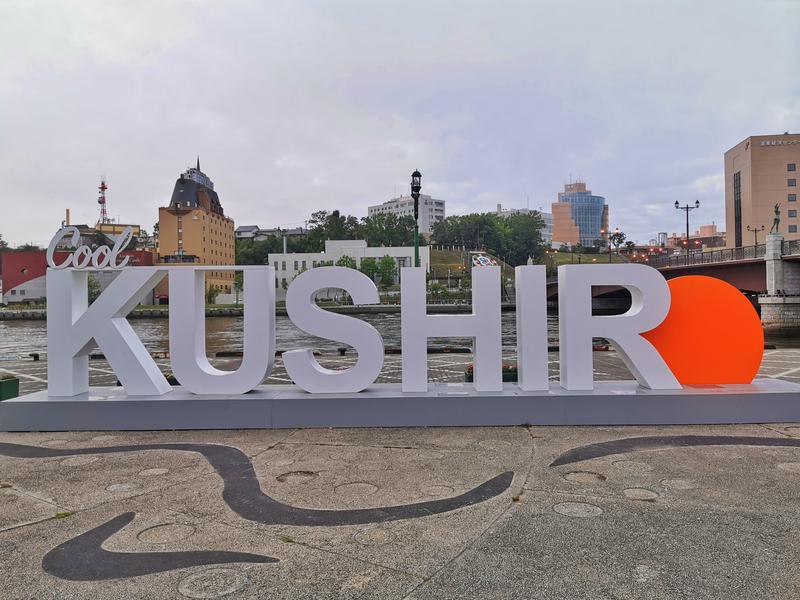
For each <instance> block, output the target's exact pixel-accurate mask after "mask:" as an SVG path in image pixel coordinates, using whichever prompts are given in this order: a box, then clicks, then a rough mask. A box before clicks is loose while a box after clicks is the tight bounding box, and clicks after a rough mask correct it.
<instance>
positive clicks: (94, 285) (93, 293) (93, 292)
mask: <svg viewBox="0 0 800 600" xmlns="http://www.w3.org/2000/svg"><path fill="white" fill-rule="evenodd" d="M87 285H88V288H89V304H91V303H92V302H94V301H95V300H97V297H98V296H99V295H100V282H99V281H97V277H95V276H94V275H93V274H91V273H90V274H89V277H88V282H87Z"/></svg>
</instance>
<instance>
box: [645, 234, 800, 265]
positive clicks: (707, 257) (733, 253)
mask: <svg viewBox="0 0 800 600" xmlns="http://www.w3.org/2000/svg"><path fill="white" fill-rule="evenodd" d="M766 250H767V247H766V245H765V244H759V245H758V246H742V247H741V248H720V249H719V250H706V251H705V252H702V251H695V252H690V253H689V256H686V254H685V253H683V254H680V255H678V254H672V255H669V256H654V257H650V259H649V260H648V264H649V265H650V266H653V267H656V268H659V267H685V266H687V265H689V266H691V265H705V264H710V263H720V262H729V261H736V260H754V259H758V258H763V256H764V255H765V254H766ZM781 255H782V256H793V255H800V240H788V241H786V240H785V241H784V242H783V247H782V248H781Z"/></svg>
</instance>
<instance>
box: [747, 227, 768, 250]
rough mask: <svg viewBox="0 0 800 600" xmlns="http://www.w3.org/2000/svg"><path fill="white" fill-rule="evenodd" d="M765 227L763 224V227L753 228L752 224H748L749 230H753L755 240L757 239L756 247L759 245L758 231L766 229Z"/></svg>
mask: <svg viewBox="0 0 800 600" xmlns="http://www.w3.org/2000/svg"><path fill="white" fill-rule="evenodd" d="M764 229H765V227H764V226H763V225H762V226H761V229H759V228H758V227H754V228H753V229H751V228H750V225H748V226H747V231H752V232H753V236H754V237H755V240H756V243H755V245H756V247H758V232H759V231H764Z"/></svg>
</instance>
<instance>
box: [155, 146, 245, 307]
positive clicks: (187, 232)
mask: <svg viewBox="0 0 800 600" xmlns="http://www.w3.org/2000/svg"><path fill="white" fill-rule="evenodd" d="M235 248H236V242H235V239H234V223H233V219H231V218H230V217H227V216H225V213H224V211H223V209H222V205H221V204H220V202H219V197H218V196H217V193H216V192H215V191H214V183H213V182H212V181H211V179H209V178H208V177H207V176H206V175H205V173H203V172H202V171H201V170H200V161H199V160H198V162H197V167H190V168H189V169H187V170H186V172H185V173H183V174H182V175H181V176H180V177H179V178H178V180H177V181H176V182H175V189H174V191H173V192H172V199H171V200H170V203H169V206H164V207H161V208H159V209H158V256H159V260H158V262H159V263H160V264H170V265H174V264H187V265H195V266H196V265H233V264H235V261H236V250H235ZM233 281H234V272H233V271H222V270H220V271H215V270H213V269H212V270H209V271H206V287H207V288H209V287H211V286H216V288H217V289H218V290H219V293H220V294H230V293H232V292H233V291H234V289H233V287H234V286H233ZM156 297H157V299H158V300H161V301H163V300H165V299H167V298H168V297H169V290H168V286H167V285H166V284H165V283H164V282H162V284H160V285H159V287H158V288H157V290H156Z"/></svg>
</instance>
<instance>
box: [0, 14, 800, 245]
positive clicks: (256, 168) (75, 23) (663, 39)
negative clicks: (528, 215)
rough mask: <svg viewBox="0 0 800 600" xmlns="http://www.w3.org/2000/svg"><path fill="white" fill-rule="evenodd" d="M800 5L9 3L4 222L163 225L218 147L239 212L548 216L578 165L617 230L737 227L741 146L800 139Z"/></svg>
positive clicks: (12, 234)
mask: <svg viewBox="0 0 800 600" xmlns="http://www.w3.org/2000/svg"><path fill="white" fill-rule="evenodd" d="M799 21H800V4H797V3H781V2H762V3H757V4H756V3H752V2H739V1H722V0H720V1H719V2H705V3H696V2H688V1H685V2H684V1H679V2H670V3H641V2H622V1H608V2H578V1H572V0H566V1H562V2H555V1H554V2H514V1H510V0H509V1H502V2H492V3H489V2H474V1H466V0H465V1H464V2H459V3H451V2H444V1H426V2H406V3H399V4H392V3H374V2H367V1H360V2H356V1H341V2H335V3H331V2H321V1H320V2H311V1H307V2H299V1H276V2H270V3H262V2H256V1H255V0H254V1H248V0H233V1H230V2H201V1H194V2H156V1H152V2H136V3H123V2H119V3H117V2H107V1H106V2H99V1H89V0H85V1H81V2H59V3H32V2H24V1H21V0H20V1H18V2H10V3H3V4H0V28H2V29H1V30H0V132H2V137H3V144H0V178H2V181H3V187H4V194H3V198H2V200H0V203H1V205H0V233H2V234H3V236H4V238H5V239H7V240H9V241H10V242H11V243H13V244H18V243H22V242H26V241H33V242H38V243H45V242H46V241H47V240H48V239H49V237H50V236H51V235H52V233H53V231H54V230H55V229H56V228H57V227H58V225H59V223H60V221H61V219H62V218H63V212H64V209H65V208H67V207H69V208H71V209H72V212H73V215H74V218H75V220H78V221H82V222H87V223H91V222H93V221H94V220H96V217H97V204H96V196H95V188H96V185H97V183H98V181H99V177H100V176H101V175H105V176H106V177H107V178H108V182H109V186H110V189H109V194H108V196H109V210H110V211H111V214H112V216H115V217H119V218H120V219H122V220H124V221H128V222H136V223H141V224H142V225H143V226H144V227H145V228H147V229H149V228H151V227H152V224H153V223H154V222H155V221H156V219H157V208H158V206H161V205H164V204H165V203H166V202H168V200H169V197H170V194H171V191H172V186H173V183H174V181H175V179H176V178H177V176H178V174H179V173H180V172H181V171H182V170H184V169H185V167H186V166H187V165H188V164H190V163H193V162H194V158H195V156H196V155H198V154H199V155H200V158H201V164H202V166H203V169H204V170H205V171H206V172H207V173H208V174H209V176H210V177H211V178H212V179H213V180H214V181H215V184H216V189H217V191H218V192H219V194H220V198H221V200H222V203H223V206H224V207H225V209H226V212H227V213H228V214H230V215H231V216H232V217H233V218H234V219H235V220H236V222H237V224H259V225H261V226H263V227H274V226H294V225H298V224H302V223H303V221H304V220H305V219H306V218H308V215H310V213H311V212H312V211H314V210H318V209H329V210H332V209H340V210H342V211H344V212H348V213H351V214H355V215H357V216H363V215H365V214H366V207H367V206H368V205H370V204H375V203H379V202H382V201H384V200H387V199H388V198H390V197H392V196H393V195H395V193H397V192H398V191H407V190H408V179H409V174H410V173H411V171H412V170H413V169H415V168H419V169H420V170H421V171H422V173H423V193H430V194H432V195H434V196H435V197H437V198H442V199H445V200H446V201H447V210H448V213H449V214H453V213H457V212H467V211H490V210H494V208H495V204H497V203H498V202H502V203H503V204H504V205H506V206H509V207H510V206H525V204H526V202H528V200H527V199H528V198H530V200H529V202H530V206H532V207H538V206H544V207H548V206H549V204H550V203H551V202H552V201H553V200H555V198H556V194H557V192H558V191H559V190H560V189H561V187H562V185H563V183H565V182H566V181H568V180H569V179H570V178H576V177H580V178H582V179H585V180H586V181H587V182H588V185H589V188H590V189H592V190H593V191H594V192H595V193H598V194H601V195H604V196H606V198H607V200H608V202H609V204H610V213H611V222H612V226H619V227H620V228H621V229H624V230H625V231H626V232H627V233H628V236H629V238H634V239H640V240H643V241H646V240H647V239H649V238H651V237H653V235H654V234H655V233H656V232H657V231H660V230H664V229H667V230H670V231H671V230H680V229H682V224H681V218H680V217H681V215H680V214H676V213H677V211H675V210H674V208H672V203H674V201H675V200H680V201H681V202H684V201H693V200H694V199H695V198H699V199H700V200H701V203H702V209H701V210H700V211H697V213H696V214H693V215H692V219H693V227H694V226H695V224H697V225H699V224H700V223H701V222H711V221H712V220H716V221H717V222H718V223H720V222H724V206H723V205H724V203H723V191H722V189H721V187H720V181H721V180H720V178H721V173H722V155H723V153H724V151H725V150H726V149H727V148H729V147H731V146H732V145H734V144H735V143H737V142H738V141H740V140H741V139H743V138H744V137H746V136H747V135H752V134H761V133H770V132H782V131H784V130H797V126H798V118H800V102H798V100H797V98H798V97H800V81H799V76H798V71H797V69H796V65H797V64H800V52H799V51H798V41H797V40H798V38H797V36H796V31H795V28H794V26H793V24H794V23H797V22H799Z"/></svg>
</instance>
